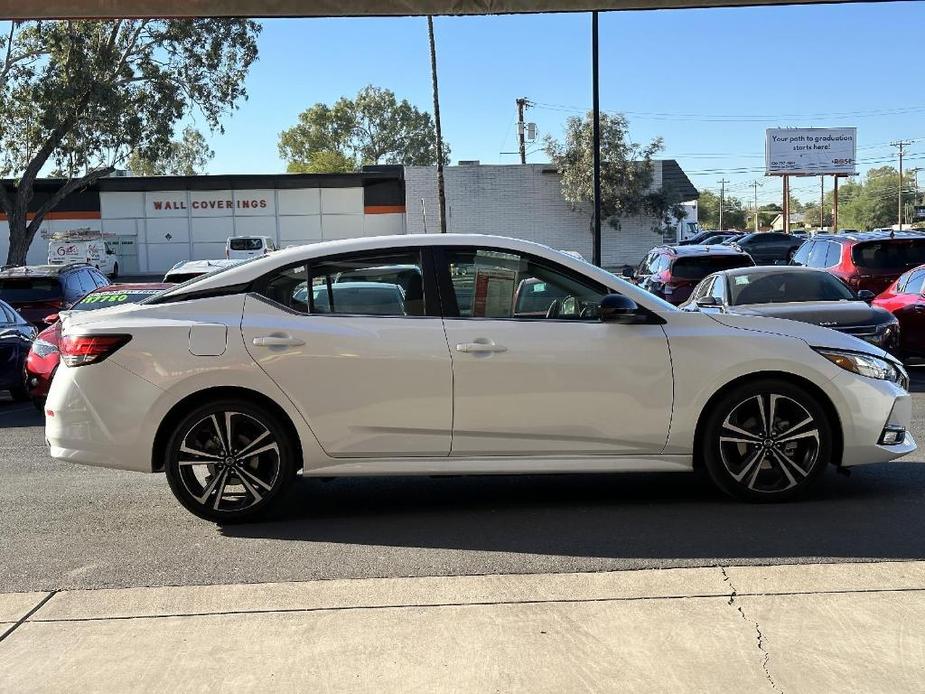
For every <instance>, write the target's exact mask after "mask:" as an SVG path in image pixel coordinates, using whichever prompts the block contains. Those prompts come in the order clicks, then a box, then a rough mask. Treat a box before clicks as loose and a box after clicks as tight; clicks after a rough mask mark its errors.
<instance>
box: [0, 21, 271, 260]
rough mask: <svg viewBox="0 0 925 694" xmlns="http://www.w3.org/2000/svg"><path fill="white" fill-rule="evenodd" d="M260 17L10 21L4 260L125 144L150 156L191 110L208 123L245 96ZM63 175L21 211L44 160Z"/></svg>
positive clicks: (4, 113)
mask: <svg viewBox="0 0 925 694" xmlns="http://www.w3.org/2000/svg"><path fill="white" fill-rule="evenodd" d="M259 32H260V26H259V25H258V24H257V23H255V22H252V21H250V20H247V19H189V20H167V19H121V20H111V21H34V22H33V21H29V22H12V23H11V24H10V30H9V33H8V34H7V35H5V36H4V37H2V38H0V176H3V177H4V178H7V177H12V178H14V179H15V180H13V181H4V182H3V183H0V207H2V209H3V211H4V212H6V214H7V216H8V219H9V225H10V249H9V254H8V257H7V262H9V263H17V264H20V263H23V262H24V261H25V258H26V252H27V250H28V248H29V245H30V244H31V242H32V239H33V238H34V236H35V233H36V232H37V231H38V228H39V226H40V225H41V223H42V220H43V219H44V218H45V215H46V214H48V212H50V211H51V210H52V209H54V207H55V206H56V205H57V204H58V203H60V202H61V200H63V199H64V198H65V197H66V196H67V195H68V194H70V193H72V192H75V191H78V190H81V189H82V188H85V187H86V186H88V185H90V184H92V183H93V182H94V181H96V180H98V179H99V178H101V177H103V176H107V175H109V174H110V173H111V172H112V171H113V170H114V169H115V168H116V166H117V165H118V164H119V163H121V162H123V161H124V160H125V158H126V157H127V156H128V152H130V151H132V150H135V151H137V152H138V153H139V155H140V156H142V157H144V158H145V159H149V160H156V159H157V158H158V153H159V152H161V151H163V150H165V149H166V148H167V147H168V146H169V145H170V141H171V137H172V135H173V132H174V126H175V125H176V123H177V122H179V121H180V120H181V119H182V118H183V117H184V116H185V115H187V114H189V113H190V112H191V111H192V110H194V109H195V110H196V111H198V112H199V113H200V114H201V115H202V116H203V117H204V119H205V121H206V123H207V124H208V125H209V127H210V128H213V129H218V130H220V129H221V123H220V119H221V116H223V115H224V114H225V113H227V112H228V111H230V110H232V109H234V108H235V107H236V106H237V104H238V103H239V102H240V100H241V99H243V98H246V92H245V89H244V78H245V76H246V75H247V71H248V69H249V67H250V65H251V63H253V62H254V60H256V58H257V35H258V34H259ZM46 167H47V168H54V169H55V170H56V171H59V172H62V173H64V174H65V175H66V178H65V179H64V180H62V181H61V184H60V186H59V187H58V188H57V190H55V192H53V193H52V194H51V195H50V196H49V197H48V198H47V199H46V200H44V201H42V203H41V204H40V205H38V206H37V208H36V209H35V210H34V216H33V217H32V219H31V220H29V219H27V213H28V212H29V211H30V210H29V207H30V203H31V202H32V200H33V194H34V184H35V179H36V177H37V176H38V175H39V172H40V171H42V170H43V169H45V168H46Z"/></svg>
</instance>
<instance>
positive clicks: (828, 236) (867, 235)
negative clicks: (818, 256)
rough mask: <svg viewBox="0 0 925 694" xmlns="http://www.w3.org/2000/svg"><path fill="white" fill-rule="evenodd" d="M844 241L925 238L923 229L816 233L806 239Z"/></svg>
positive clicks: (858, 241)
mask: <svg viewBox="0 0 925 694" xmlns="http://www.w3.org/2000/svg"><path fill="white" fill-rule="evenodd" d="M816 239H818V240H823V241H842V242H845V243H860V242H861V241H889V240H891V239H899V240H901V239H925V232H922V231H915V230H909V231H858V232H852V233H839V234H832V233H825V234H816V235H815V236H812V237H809V238H807V239H806V240H807V241H812V240H816Z"/></svg>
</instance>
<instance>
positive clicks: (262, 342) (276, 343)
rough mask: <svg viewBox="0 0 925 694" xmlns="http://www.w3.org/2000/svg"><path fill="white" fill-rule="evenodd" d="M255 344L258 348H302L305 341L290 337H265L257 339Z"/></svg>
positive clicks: (254, 341) (254, 340)
mask: <svg viewBox="0 0 925 694" xmlns="http://www.w3.org/2000/svg"><path fill="white" fill-rule="evenodd" d="M253 343H254V346H256V347H301V346H302V345H304V344H305V340H300V339H299V338H297V337H291V336H289V335H265V336H263V337H255V338H254V339H253Z"/></svg>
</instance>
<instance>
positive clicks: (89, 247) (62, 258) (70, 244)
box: [48, 238, 119, 279]
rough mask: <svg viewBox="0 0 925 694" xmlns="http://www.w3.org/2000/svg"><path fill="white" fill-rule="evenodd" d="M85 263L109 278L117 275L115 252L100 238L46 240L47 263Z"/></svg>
mask: <svg viewBox="0 0 925 694" xmlns="http://www.w3.org/2000/svg"><path fill="white" fill-rule="evenodd" d="M74 263H87V264H88V265H92V266H94V267H95V268H96V269H98V270H99V271H100V272H102V273H103V274H104V275H107V276H108V277H111V278H113V279H114V278H116V277H118V276H119V261H118V259H117V258H116V254H115V252H114V251H113V250H112V249H111V248H110V247H109V245H108V244H107V243H106V242H105V241H104V240H103V239H102V238H98V239H89V240H85V239H80V240H68V239H54V238H53V239H52V240H51V241H49V242H48V264H49V265H72V264H74Z"/></svg>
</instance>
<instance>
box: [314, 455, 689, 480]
mask: <svg viewBox="0 0 925 694" xmlns="http://www.w3.org/2000/svg"><path fill="white" fill-rule="evenodd" d="M691 470H693V463H692V460H691V456H689V455H652V456H613V457H608V456H583V457H559V456H556V457H549V456H529V457H528V456H525V457H518V456H490V457H484V458H479V457H471V458H361V459H357V458H352V459H349V460H345V461H343V462H337V463H335V464H333V465H324V466H323V467H314V468H306V469H305V470H303V471H302V476H303V477H331V476H337V477H345V476H364V475H370V476H372V475H543V474H554V473H571V472H690V471H691Z"/></svg>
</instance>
